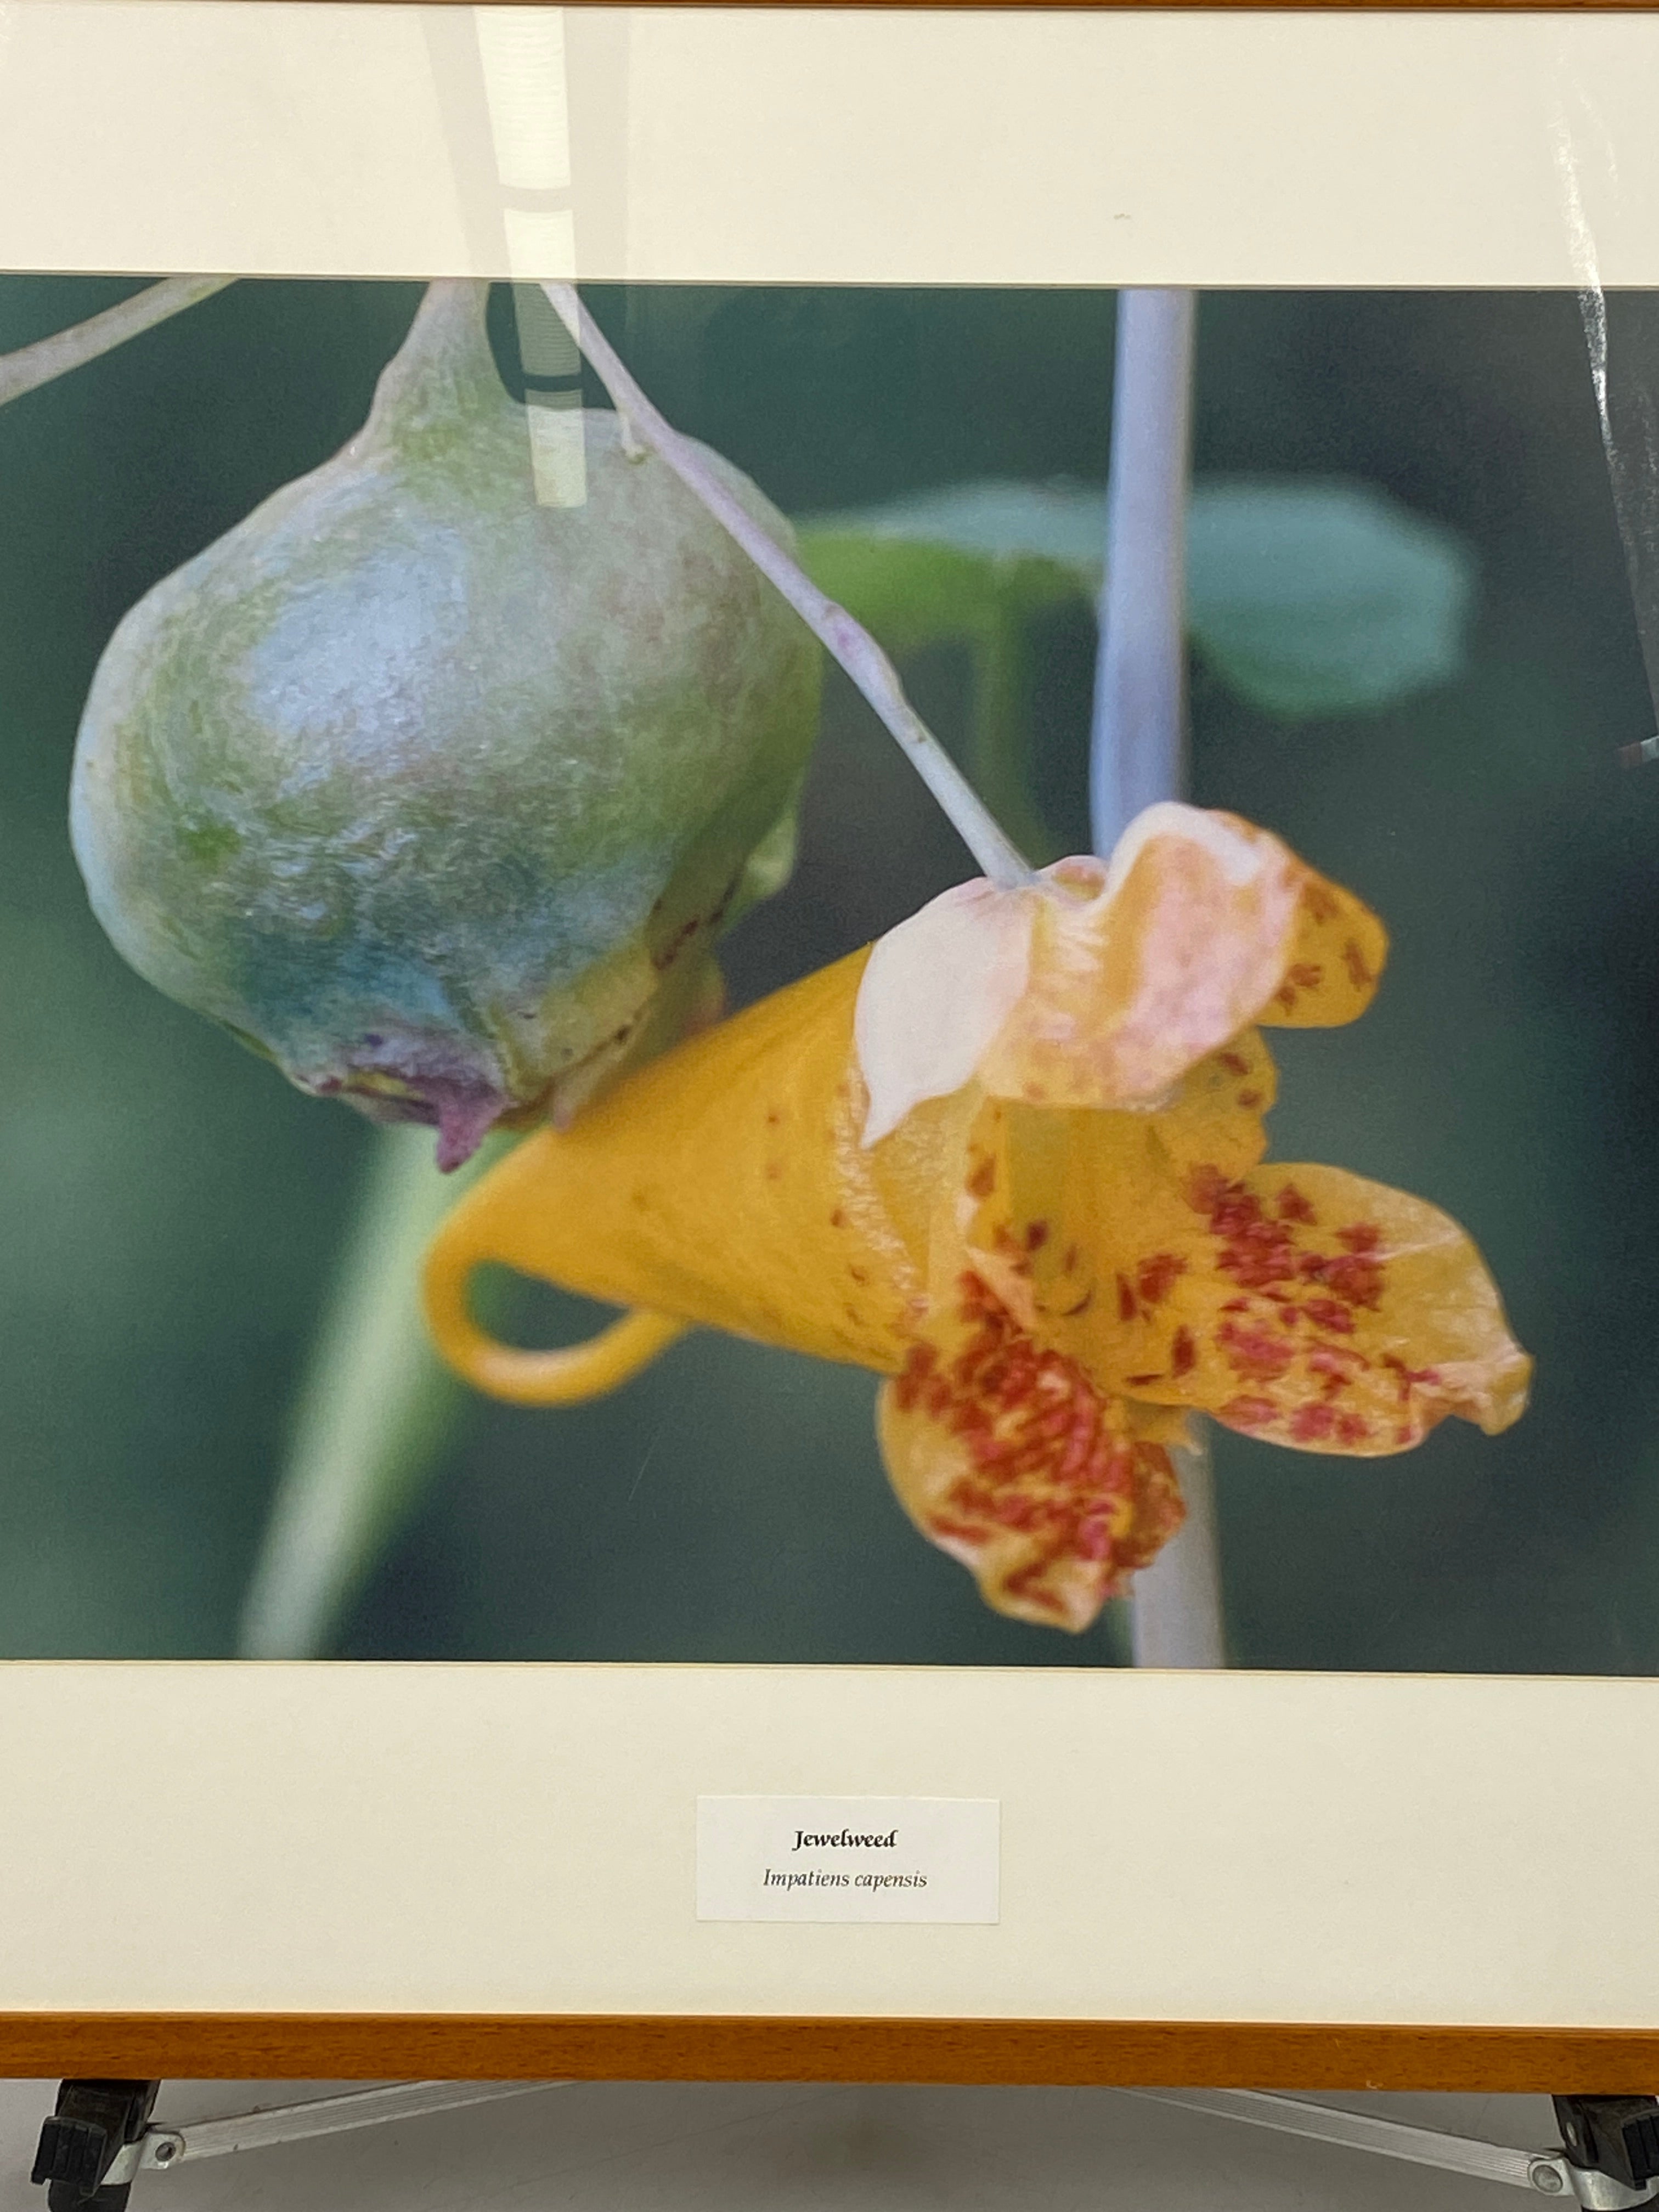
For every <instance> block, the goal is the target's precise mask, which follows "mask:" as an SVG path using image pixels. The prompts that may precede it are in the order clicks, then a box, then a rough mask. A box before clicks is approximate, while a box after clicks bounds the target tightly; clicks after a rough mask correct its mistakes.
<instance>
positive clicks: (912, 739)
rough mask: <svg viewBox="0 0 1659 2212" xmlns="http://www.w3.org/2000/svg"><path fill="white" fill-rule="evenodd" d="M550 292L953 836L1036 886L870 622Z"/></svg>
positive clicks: (640, 426)
mask: <svg viewBox="0 0 1659 2212" xmlns="http://www.w3.org/2000/svg"><path fill="white" fill-rule="evenodd" d="M542 289H543V290H544V292H545V293H546V295H547V296H548V298H549V299H550V301H552V303H553V307H554V309H555V311H556V313H557V314H558V316H559V318H560V319H561V321H562V323H563V324H564V325H565V328H566V329H567V330H568V331H569V332H570V335H571V336H572V337H574V339H575V341H576V343H577V344H578V345H579V346H580V348H581V349H582V352H583V353H584V354H585V355H586V357H587V359H588V360H589V362H592V366H593V368H594V370H595V372H596V374H598V376H599V380H600V382H601V383H602V384H603V385H604V386H605V390H606V391H607V392H609V393H610V394H611V398H612V400H613V401H614V402H615V404H616V408H617V413H618V415H620V416H621V417H622V419H623V422H624V424H625V425H627V426H628V428H629V431H630V432H631V434H632V435H633V436H634V437H635V439H637V440H638V441H639V442H640V443H641V445H643V446H645V447H648V449H649V450H650V451H651V452H652V453H656V454H657V455H659V458H660V459H663V460H665V462H666V463H667V464H668V465H669V467H670V468H671V470H672V471H673V472H674V474H675V475H676V476H677V477H678V478H679V480H680V482H681V483H683V484H684V486H685V488H686V489H687V490H688V491H689V492H690V493H691V494H692V495H694V496H695V497H696V498H697V499H699V500H701V501H702V504H703V505H704V507H707V508H708V512H709V513H711V514H712V515H713V516H714V520H716V521H717V522H718V523H719V524H720V526H721V527H722V528H723V529H725V530H727V531H729V532H731V534H732V537H733V538H736V540H737V542H738V544H739V545H741V546H742V548H743V550H744V552H745V553H746V554H747V555H748V556H749V557H750V560H751V561H752V562H754V563H755V566H756V567H757V568H758V569H759V570H760V571H761V573H762V574H763V575H764V576H765V577H766V578H767V579H768V580H769V582H771V583H772V584H774V585H775V586H776V587H777V589H778V590H779V591H780V592H781V593H782V595H783V597H784V598H785V599H787V601H788V602H789V604H790V605H791V606H792V607H793V609H794V610H795V612H796V613H797V614H798V615H799V617H800V618H801V620H802V621H803V622H804V623H805V624H806V626H807V628H808V629H810V630H811V632H812V634H813V635H814V636H815V637H816V638H817V640H818V641H819V642H820V643H821V644H822V645H823V646H824V647H825V648H826V649H827V650H828V651H829V653H831V654H832V655H833V656H834V658H835V659H836V660H838V661H839V662H840V664H841V665H842V667H843V668H844V669H845V670H846V671H847V673H848V675H849V676H850V677H851V678H852V679H853V681H854V684H857V686H858V688H859V690H860V691H861V692H862V693H863V694H864V696H865V697H866V699H867V700H868V701H869V702H870V704H871V706H872V707H873V708H875V710H876V713H877V714H878V715H879V716H880V718H881V720H882V721H883V723H884V725H885V726H886V728H887V729H888V730H889V731H890V732H891V734H892V735H893V736H894V737H896V738H897V739H898V741H899V744H901V745H902V747H903V748H904V750H905V751H906V752H907V753H908V756H909V757H910V760H911V762H912V763H913V764H914V766H915V769H916V772H917V774H918V775H920V776H921V780H922V781H923V782H924V783H925V784H926V785H927V788H928V790H929V791H931V792H932V793H933V797H934V798H935V799H937V800H938V802H939V805H940V806H941V807H942V808H943V809H944V811H945V814H946V815H947V816H948V817H949V819H950V822H951V826H952V828H953V829H955V830H956V832H957V836H959V837H960V838H961V839H962V842H963V844H964V845H966V846H967V848H968V849H969V852H970V853H971V854H973V856H974V858H975V860H977V861H978V862H979V865H980V866H981V868H983V869H984V871H985V872H986V874H987V876H988V877H989V878H990V879H991V881H992V882H993V883H994V884H1003V885H1005V886H1008V887H1012V886H1015V885H1018V884H1029V883H1030V882H1031V881H1032V872H1031V869H1030V866H1029V865H1028V863H1027V862H1026V860H1025V859H1024V856H1023V854H1020V853H1019V852H1018V850H1017V849H1016V848H1015V847H1014V846H1013V844H1012V842H1010V840H1009V839H1008V837H1007V836H1006V835H1005V834H1004V832H1003V830H1002V829H1001V827H1000V824H999V823H997V821H996V820H995V818H994V816H993V815H992V814H991V812H990V811H989V810H988V809H987V807H986V806H985V805H983V804H982V803H981V799H980V798H979V796H978V794H977V793H975V790H974V787H973V786H972V785H971V784H970V783H969V781H968V780H967V778H966V777H965V776H964V775H963V773H962V771H961V769H959V768H957V764H956V763H955V762H954V761H953V760H952V759H951V756H950V754H949V753H947V752H946V751H945V748H944V746H943V745H942V744H940V743H939V739H938V738H936V737H935V736H934V735H933V732H932V731H931V730H930V729H929V728H928V727H927V724H926V723H925V722H924V721H923V720H922V719H921V715H920V714H917V712H916V710H915V708H914V707H913V706H912V705H911V704H910V702H909V701H908V699H907V698H906V697H905V696H904V687H903V685H902V684H901V683H900V682H899V679H898V672H897V671H896V669H895V668H894V666H893V664H892V662H891V661H890V660H889V659H888V658H887V655H886V654H885V653H884V652H883V651H882V649H881V647H879V646H878V644H877V643H876V641H875V640H874V638H872V636H871V635H870V633H869V631H868V630H867V629H865V628H864V626H863V624H862V623H858V622H855V621H854V619H853V617H852V616H851V615H849V614H848V611H847V610H846V608H845V607H842V606H837V605H836V602H835V601H834V600H833V599H831V598H829V594H828V593H827V592H821V591H820V590H819V589H818V587H817V585H816V584H815V583H814V582H813V581H812V580H811V577H810V576H809V575H808V574H806V572H805V569H804V568H801V566H800V564H799V562H797V561H795V560H793V558H792V557H791V556H790V555H789V554H787V553H786V552H785V551H784V550H783V548H782V546H781V545H780V544H778V543H777V541H776V540H775V538H771V537H769V536H768V534H767V532H765V531H764V530H763V529H762V527H761V526H760V524H759V523H757V521H756V520H755V519H754V517H753V516H752V515H751V514H750V513H749V512H748V510H747V508H746V507H744V505H743V504H742V502H741V501H739V500H738V499H737V498H736V497H735V496H734V495H733V494H732V492H730V491H729V490H728V489H726V485H725V484H723V483H721V482H720V478H719V477H717V476H716V475H715V474H714V471H713V470H712V469H711V468H710V467H709V466H708V463H707V462H706V461H705V459H703V457H702V452H701V450H700V448H699V447H696V445H694V444H693V442H692V441H691V440H690V439H689V438H685V437H682V436H681V435H680V433H679V432H678V430H676V429H675V428H672V426H671V424H670V423H668V422H665V421H664V419H663V417H662V416H660V415H659V413H658V412H657V410H656V409H655V407H653V405H652V404H651V402H650V400H648V399H647V398H646V396H645V394H644V392H641V389H640V387H639V386H638V385H637V384H636V383H635V380H634V378H633V375H632V374H631V373H630V372H629V370H628V369H627V368H625V367H624V366H623V362H622V360H621V358H620V356H618V355H617V351H616V349H615V348H614V347H613V346H612V345H611V343H610V341H609V340H608V339H607V338H606V337H605V334H604V332H603V331H601V330H600V329H599V325H597V324H596V323H595V322H594V320H593V318H592V316H591V315H590V314H589V313H588V312H587V310H586V307H583V305H582V303H581V300H580V296H579V295H578V294H577V291H576V288H575V286H574V284H562V283H547V284H544V285H543V287H542Z"/></svg>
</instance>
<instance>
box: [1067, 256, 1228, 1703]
mask: <svg viewBox="0 0 1659 2212" xmlns="http://www.w3.org/2000/svg"><path fill="white" fill-rule="evenodd" d="M1194 306H1195V301H1194V295H1193V294H1192V293H1191V292H1188V291H1163V290H1159V291H1152V290H1144V291H1143V290H1132V291H1121V292H1120V293H1119V294H1118V295H1117V365H1116V371H1115V378H1114V382H1113V386H1112V461H1111V481H1110V484H1109V488H1108V491H1107V507H1106V580H1105V582H1104V584H1103V586H1102V590H1101V600H1100V635H1101V641H1100V657H1099V660H1098V663H1097V670H1096V682H1095V713H1094V728H1093V732H1092V736H1091V746H1090V775H1089V789H1090V800H1091V808H1092V815H1093V828H1094V842H1095V849H1096V851H1097V852H1098V853H1102V854H1107V853H1109V852H1110V851H1111V849H1112V848H1113V846H1114V845H1115V843H1116V842H1117V841H1118V838H1119V837H1120V836H1121V835H1122V833H1123V831H1124V829H1126V828H1127V825H1128V824H1129V823H1130V822H1132V821H1133V818H1134V817H1135V816H1136V815H1137V814H1139V812H1140V811H1141V809H1142V808H1143V807H1146V806H1151V805H1153V804H1154V803H1155V802H1156V801H1157V800H1158V799H1176V798H1179V797H1180V796H1181V793H1182V790H1183V788H1184V787H1185V783H1186V712H1185V707H1186V700H1185V691H1186V665H1187V641H1186V627H1187V625H1186V613H1187V607H1186V599H1187V591H1186V565H1187V564H1186V517H1187V495H1188V475H1189V449H1190V444H1191V422H1192V383H1193V323H1194ZM1175 1460H1176V1473H1177V1474H1178V1475H1179V1477H1180V1480H1181V1491H1182V1497H1183V1498H1184V1499H1185V1500H1186V1504H1187V1519H1186V1522H1185V1524H1184V1525H1183V1526H1182V1529H1181V1532H1180V1534H1178V1535H1176V1536H1175V1537H1174V1538H1172V1540H1171V1541H1170V1542H1169V1543H1168V1544H1166V1545H1165V1546H1164V1549H1163V1550H1162V1551H1161V1552H1160V1553H1158V1557H1157V1559H1154V1560H1153V1562H1152V1565H1151V1566H1149V1567H1144V1568H1143V1569H1142V1570H1141V1571H1140V1572H1139V1574H1138V1575H1137V1576H1136V1577H1135V1587H1134V1599H1133V1656H1134V1662H1135V1664H1136V1666H1138V1667H1183V1668H1185V1667H1222V1666H1225V1664H1226V1650H1225V1638H1224V1631H1223V1620H1222V1605H1221V1567H1220V1560H1219V1557H1218V1550H1217V1545H1216V1525H1215V1486H1214V1481H1213V1478H1212V1474H1211V1470H1210V1454H1209V1447H1208V1444H1207V1443H1205V1442H1203V1441H1200V1443H1198V1444H1197V1445H1196V1446H1195V1448H1194V1449H1191V1450H1182V1451H1177V1452H1176V1454H1175Z"/></svg>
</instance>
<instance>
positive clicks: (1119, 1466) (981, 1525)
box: [878, 1274, 1182, 1630]
mask: <svg viewBox="0 0 1659 2212" xmlns="http://www.w3.org/2000/svg"><path fill="white" fill-rule="evenodd" d="M878 1426H879V1434H880V1438H881V1448H882V1454H883V1456H884V1459H885V1460H886V1462H887V1468H888V1472H889V1474H890V1476H891V1479H892V1483H893V1487H894V1489H895V1491H896V1492H897V1494H898V1498H899V1500H900V1502H901V1504H902V1505H903V1507H904V1510H905V1511H906V1512H907V1513H908V1515H909V1516H910V1518H911V1519H912V1521H914V1522H915V1524H916V1526H917V1528H920V1529H921V1532H922V1534H924V1535H925V1536H927V1537H928V1538H929V1539H930V1540H931V1541H933V1543H935V1544H937V1545H939V1547H940V1549H941V1550H943V1551H945V1552H948V1553H950V1554H951V1557H952V1558H953V1559H959V1560H960V1561H961V1562H962V1564H963V1565H964V1566H965V1567H967V1568H968V1569H969V1571H970V1572H971V1573H972V1575H973V1576H974V1578H975V1581H976V1582H977V1583H978V1584H979V1587H980V1591H981V1595H982V1596H983V1597H984V1599H985V1601H986V1602H987V1605H989V1606H991V1607H994V1610H995V1611H997V1612H998V1613H1008V1614H1011V1615H1012V1617H1013V1618H1014V1619H1015V1620H1030V1621H1034V1622H1036V1624H1037V1625H1038V1626H1040V1627H1046V1628H1069V1629H1073V1630H1081V1629H1085V1628H1087V1627H1088V1626H1089V1625H1090V1623H1091V1621H1092V1620H1094V1619H1095V1617H1096V1616H1097V1613H1099V1611H1100V1608H1101V1607H1102V1606H1103V1605H1104V1604H1105V1603H1106V1601H1107V1600H1108V1599H1109V1598H1112V1597H1115V1596H1117V1595H1120V1594H1121V1591H1122V1589H1123V1588H1124V1586H1125V1583H1126V1580H1127V1577H1128V1576H1130V1575H1131V1574H1133V1572H1134V1571H1135V1570H1136V1569H1137V1568H1139V1567H1143V1566H1145V1565H1146V1563H1147V1561H1148V1560H1149V1559H1152V1557H1153V1555H1154V1554H1155V1553H1157V1552H1158V1549H1159V1547H1161V1546H1162V1545H1163V1544H1164V1542H1165V1541H1167V1540H1168V1539H1169V1538H1170V1536H1172V1535H1173V1534H1175V1532H1176V1529H1177V1528H1179V1527H1180V1525H1181V1520H1182V1504H1181V1495H1180V1492H1179V1489H1178V1488H1177V1486H1176V1478H1175V1472H1174V1469H1173V1468H1172V1467H1171V1466H1170V1457H1169V1454H1168V1452H1167V1450H1166V1449H1164V1443H1161V1442H1157V1441H1153V1440H1152V1439H1151V1438H1149V1437H1146V1435H1145V1434H1144V1433H1142V1432H1140V1431H1139V1427H1138V1425H1137V1424H1136V1422H1135V1420H1134V1419H1133V1416H1132V1414H1131V1411H1130V1409H1129V1408H1128V1407H1127V1406H1125V1405H1124V1404H1123V1403H1122V1402H1121V1401H1119V1400H1115V1399H1112V1398H1108V1397H1105V1396H1103V1395H1102V1394H1101V1393H1100V1392H1099V1391H1098V1390H1097V1389H1095V1388H1094V1386H1093V1385H1092V1384H1091V1382H1090V1381H1089V1378H1088V1377H1087V1376H1086V1375H1085V1374H1084V1373H1083V1371H1082V1370H1081V1369H1080V1368H1079V1367H1078V1366H1077V1365H1076V1364H1075V1363H1074V1362H1073V1361H1070V1360H1066V1359H1065V1358H1061V1357H1060V1354H1059V1353H1057V1352H1052V1351H1045V1350H1043V1349H1042V1348H1041V1347H1040V1346H1038V1345H1037V1344H1036V1343H1035V1342H1034V1341H1033V1340H1032V1339H1031V1338H1030V1336H1028V1335H1027V1334H1025V1333H1024V1331H1023V1330H1022V1329H1021V1328H1020V1327H1019V1325H1018V1322H1016V1321H1015V1319H1014V1317H1013V1316H1012V1314H1011V1313H1010V1312H1009V1311H1008V1310H1007V1309H1006V1307H1005V1306H1004V1305H1003V1304H1001V1303H1000V1300H998V1299H997V1298H996V1297H994V1296H993V1294H992V1293H991V1292H990V1291H988V1290H987V1287H986V1285H984V1283H983V1282H982V1281H981V1280H980V1279H979V1278H978V1277H976V1276H974V1275H971V1274H969V1275H966V1276H964V1277H963V1279H962V1281H961V1283H960V1284H959V1285H957V1297H956V1300H955V1302H954V1304H953V1307H952V1309H951V1311H950V1313H949V1314H948V1315H947V1316H941V1317H940V1322H939V1326H938V1327H937V1328H934V1329H931V1330H930V1332H929V1334H928V1337H927V1340H924V1341H923V1342H921V1343H919V1344H917V1345H916V1346H915V1347H914V1348H913V1349H912V1351H911V1352H910V1355H909V1358H908V1361H907V1362H906V1364H905V1366H904V1368H903V1370H902V1372H901V1373H900V1375H899V1376H898V1377H897V1379H896V1381H894V1382H891V1383H887V1384H886V1385H885V1386H884V1389H883V1390H882V1393H881V1401H880V1410H879V1415H878Z"/></svg>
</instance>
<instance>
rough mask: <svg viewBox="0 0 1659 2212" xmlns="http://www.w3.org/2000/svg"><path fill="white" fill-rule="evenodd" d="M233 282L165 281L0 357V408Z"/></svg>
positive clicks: (219, 279) (179, 278) (230, 279)
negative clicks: (10, 400)
mask: <svg viewBox="0 0 1659 2212" xmlns="http://www.w3.org/2000/svg"><path fill="white" fill-rule="evenodd" d="M235 282H236V279H235V278H234V276H166V277H163V278H162V280H161V283H159V284H152V285H150V286H149V289H147V290H145V291H143V292H135V293H134V294H133V295H132V297H131V299H130V300H122V301H119V302H118V304H117V305H116V306H115V307H106V308H105V310H104V312H103V313H102V314H101V315H90V316H88V319H87V320H86V321H85V322H84V323H74V324H71V325H70V328H69V329H68V330H66V331H53V332H52V336H51V337H49V338H40V339H38V340H37V341H36V343H34V344H33V345H26V346H20V347H19V348H18V349H17V351H16V352H15V353H8V354H0V407H3V406H4V405H5V404H6V402H7V400H9V399H21V398H22V396H23V394H24V393H25V392H38V391H39V389H40V386H42V385H43V384H50V383H51V382H52V379H53V378H54V377H58V376H66V375H67V374H69V372H70V369H72V368H84V367H85V366H86V364H87V362H89V361H96V360H97V359H98V357H99V356H100V354H106V353H112V352H113V351H114V350H115V349H116V347H117V346H118V345H125V343H126V342H127V340H128V339H129V338H136V337H139V336H140V335H141V334H142V333H143V331H153V330H154V329H155V325H157V323H164V322H166V321H167V319H168V317H169V316H172V315H181V314H183V313H184V311H185V308H186V307H195V306H196V305H197V301H202V300H206V299H210V298H211V297H212V295H213V294H214V293H216V292H222V291H223V290H224V289H225V287H226V286H227V285H228V284H234V283H235Z"/></svg>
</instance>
